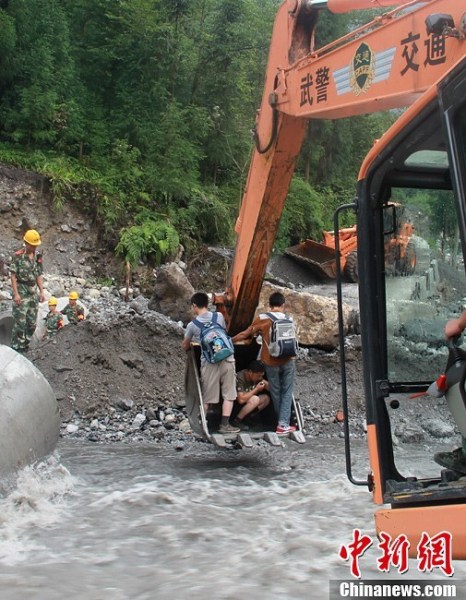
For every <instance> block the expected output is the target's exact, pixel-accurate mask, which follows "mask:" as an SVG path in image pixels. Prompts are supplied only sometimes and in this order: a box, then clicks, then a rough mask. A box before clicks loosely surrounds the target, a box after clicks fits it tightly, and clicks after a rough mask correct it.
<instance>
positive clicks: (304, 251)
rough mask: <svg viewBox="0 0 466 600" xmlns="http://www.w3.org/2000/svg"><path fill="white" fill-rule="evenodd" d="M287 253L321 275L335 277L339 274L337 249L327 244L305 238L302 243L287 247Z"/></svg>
mask: <svg viewBox="0 0 466 600" xmlns="http://www.w3.org/2000/svg"><path fill="white" fill-rule="evenodd" d="M285 254H286V255H287V256H290V257H291V258H293V260H295V261H296V262H298V263H300V264H302V265H304V266H305V267H307V268H308V269H309V270H310V271H312V272H313V273H315V274H316V275H318V276H319V277H327V278H329V279H335V277H336V276H337V261H336V253H335V250H334V249H333V248H329V247H328V246H326V245H325V244H320V243H319V242H314V240H304V242H301V244H297V245H296V246H291V247H290V248H287V249H286V250H285Z"/></svg>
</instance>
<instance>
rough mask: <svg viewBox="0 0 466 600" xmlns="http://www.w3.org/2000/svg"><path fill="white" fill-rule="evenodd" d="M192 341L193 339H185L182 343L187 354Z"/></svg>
mask: <svg viewBox="0 0 466 600" xmlns="http://www.w3.org/2000/svg"><path fill="white" fill-rule="evenodd" d="M191 339H192V338H184V339H183V341H182V342H181V347H182V348H183V350H186V352H187V351H188V350H189V349H190V348H191Z"/></svg>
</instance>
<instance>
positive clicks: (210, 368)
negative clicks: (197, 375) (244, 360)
mask: <svg viewBox="0 0 466 600" xmlns="http://www.w3.org/2000/svg"><path fill="white" fill-rule="evenodd" d="M201 385H202V401H203V402H204V404H217V403H218V402H219V401H220V394H221V396H222V398H223V399H224V400H231V401H232V402H234V401H235V400H236V371H235V362H234V361H230V360H222V362H219V363H217V364H211V363H208V362H202V364H201Z"/></svg>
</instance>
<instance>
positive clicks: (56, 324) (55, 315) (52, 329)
mask: <svg viewBox="0 0 466 600" xmlns="http://www.w3.org/2000/svg"><path fill="white" fill-rule="evenodd" d="M48 306H49V312H48V313H47V314H46V316H45V317H44V320H45V332H44V338H45V337H53V336H55V335H56V334H57V332H58V331H59V330H60V329H61V328H62V327H63V325H64V321H63V315H62V313H61V312H60V311H59V310H58V300H57V299H56V298H55V296H51V297H50V298H49V301H48Z"/></svg>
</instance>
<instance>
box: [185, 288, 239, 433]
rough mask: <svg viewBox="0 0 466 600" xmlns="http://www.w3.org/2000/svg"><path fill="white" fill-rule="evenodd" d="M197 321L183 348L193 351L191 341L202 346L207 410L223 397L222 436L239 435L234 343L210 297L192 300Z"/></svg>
mask: <svg viewBox="0 0 466 600" xmlns="http://www.w3.org/2000/svg"><path fill="white" fill-rule="evenodd" d="M191 304H192V308H193V312H194V314H195V315H196V318H195V319H193V320H192V321H191V322H190V323H188V326H187V327H186V332H185V334H184V339H183V341H182V342H181V346H182V348H183V349H184V350H186V351H187V350H189V349H190V348H191V342H194V343H198V344H200V346H201V386H202V399H203V403H204V410H205V412H206V413H207V409H208V406H209V404H217V403H218V402H219V401H220V395H221V396H222V398H223V404H222V420H221V423H220V428H219V433H238V432H239V431H240V429H239V428H238V427H233V426H232V425H231V424H230V415H231V411H232V410H233V403H234V402H235V400H236V370H235V357H234V351H233V343H232V341H231V338H230V337H229V336H228V334H227V332H226V330H225V319H224V318H223V315H222V314H221V313H219V312H212V311H210V310H209V309H208V306H209V298H208V296H207V294H206V293H204V292H197V293H195V294H194V295H193V296H192V298H191Z"/></svg>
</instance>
